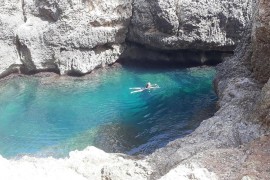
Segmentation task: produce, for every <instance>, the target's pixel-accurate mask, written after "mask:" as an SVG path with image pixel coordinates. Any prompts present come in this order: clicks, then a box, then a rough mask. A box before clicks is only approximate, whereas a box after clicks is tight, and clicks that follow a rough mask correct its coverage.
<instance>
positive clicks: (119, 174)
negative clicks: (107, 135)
mask: <svg viewBox="0 0 270 180" xmlns="http://www.w3.org/2000/svg"><path fill="white" fill-rule="evenodd" d="M0 169H1V173H0V179H9V180H17V179H22V180H27V179H33V177H35V179H38V180H42V179H44V180H45V179H53V180H54V179H71V180H73V179H74V180H77V179H78V180H86V179H95V180H98V179H111V180H126V179H138V180H140V179H147V177H148V176H149V174H151V167H150V166H149V165H148V164H147V163H146V162H145V161H143V160H129V159H127V158H125V156H124V155H118V154H107V153H105V152H104V151H101V150H99V149H97V148H95V147H88V148H86V149H85V150H84V151H74V152H71V153H70V157H69V158H66V159H54V158H34V157H23V158H21V159H20V160H6V159H4V158H2V157H1V156H0Z"/></svg>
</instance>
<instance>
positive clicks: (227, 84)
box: [0, 0, 270, 180]
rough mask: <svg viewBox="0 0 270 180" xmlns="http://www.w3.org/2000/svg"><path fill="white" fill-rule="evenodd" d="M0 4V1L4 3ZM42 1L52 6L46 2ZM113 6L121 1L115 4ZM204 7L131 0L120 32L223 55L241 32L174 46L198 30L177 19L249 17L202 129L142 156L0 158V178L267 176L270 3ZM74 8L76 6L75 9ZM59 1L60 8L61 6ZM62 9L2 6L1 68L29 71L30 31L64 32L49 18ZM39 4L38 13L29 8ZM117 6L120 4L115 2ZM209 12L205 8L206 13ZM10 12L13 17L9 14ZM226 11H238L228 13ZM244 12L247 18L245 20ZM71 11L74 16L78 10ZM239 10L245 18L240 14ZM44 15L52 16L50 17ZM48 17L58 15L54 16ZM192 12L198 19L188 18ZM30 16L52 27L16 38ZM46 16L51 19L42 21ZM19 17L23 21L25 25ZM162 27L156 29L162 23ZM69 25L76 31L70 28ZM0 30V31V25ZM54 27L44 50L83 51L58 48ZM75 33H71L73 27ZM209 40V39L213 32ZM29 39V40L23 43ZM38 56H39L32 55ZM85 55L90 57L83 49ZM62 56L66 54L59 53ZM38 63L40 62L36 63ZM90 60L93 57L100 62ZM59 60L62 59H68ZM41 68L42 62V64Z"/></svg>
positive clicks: (221, 70) (159, 44)
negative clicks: (211, 113) (215, 104)
mask: <svg viewBox="0 0 270 180" xmlns="http://www.w3.org/2000/svg"><path fill="white" fill-rule="evenodd" d="M0 2H1V3H3V1H0ZM8 2H13V1H8ZM31 2H32V1H31ZM39 2H43V1H39ZM46 2H50V3H51V2H52V1H46ZM54 2H56V1H54ZM91 2H93V1H91ZM99 2H100V1H99ZM104 2H105V1H104ZM109 2H110V1H107V3H109ZM116 2H119V3H120V4H121V1H116ZM125 2H127V1H125ZM180 2H181V3H180ZM188 2H189V3H190V4H189V5H186V6H180V4H181V5H183V3H188ZM207 2H212V3H213V4H211V6H207ZM207 2H206V1H200V2H199V1H189V0H185V1H184V0H182V1H180V0H179V3H180V4H179V3H177V2H176V1H169V0H167V1H166V0H164V1H159V0H157V1H143V0H140V1H139V0H138V1H137V0H134V1H133V2H131V4H130V5H131V6H129V5H128V7H133V8H131V10H132V11H131V12H132V13H131V14H130V15H129V18H131V19H132V20H131V24H130V25H129V29H128V31H127V29H125V31H124V32H127V33H128V40H129V41H131V42H136V43H139V44H141V45H143V46H147V47H150V48H152V50H153V49H163V50H164V49H166V50H168V49H169V50H171V47H170V46H169V45H170V43H169V40H172V41H171V43H173V42H174V41H176V42H177V43H176V44H177V45H176V46H172V48H174V47H175V48H176V49H178V48H179V49H181V48H199V49H200V48H201V49H202V48H203V45H202V44H204V45H205V49H203V50H207V48H210V49H212V48H214V49H215V48H217V49H219V50H227V48H229V49H230V48H231V47H232V46H231V44H230V43H231V42H233V43H234V44H235V43H237V41H238V40H237V38H236V36H238V37H240V35H239V34H238V33H237V32H238V31H237V30H238V29H236V31H235V33H234V34H233V33H230V35H228V34H227V35H225V34H226V33H225V32H226V30H224V31H223V30H221V29H220V28H217V29H220V31H219V32H223V33H220V34H219V35H220V36H221V37H224V36H226V39H230V40H229V41H224V38H221V39H222V41H221V40H220V41H216V42H215V43H211V42H212V40H209V41H207V40H206V41H203V42H201V41H199V42H198V45H197V43H196V40H194V41H193V40H191V41H188V39H186V42H187V44H188V46H187V47H184V46H182V45H181V43H180V42H182V41H184V40H183V39H184V38H185V37H188V33H187V34H186V36H180V33H179V32H182V30H184V31H185V30H186V29H188V30H190V33H193V32H194V33H195V32H197V33H199V31H200V29H199V30H198V29H196V28H194V29H193V28H192V27H193V26H187V27H185V25H183V24H181V23H182V21H179V20H183V19H185V18H183V16H186V17H188V18H191V20H192V21H193V20H194V22H196V23H195V24H196V25H198V26H199V27H201V28H202V29H201V30H203V29H204V28H203V27H204V26H203V25H204V23H206V22H204V21H202V20H201V21H200V22H197V21H195V20H196V17H198V16H199V15H200V13H201V12H202V13H201V15H200V17H205V16H204V15H205V13H210V12H211V11H210V10H211V9H212V10H215V11H217V12H220V11H222V12H224V13H225V12H227V15H228V16H226V17H228V19H230V20H231V19H235V18H236V19H237V18H238V17H245V18H244V19H242V20H243V21H241V22H244V21H246V20H247V19H248V18H251V21H250V23H247V22H245V23H242V24H243V27H242V25H241V26H239V28H240V29H239V30H241V28H244V24H247V26H245V27H246V30H245V33H244V34H245V38H244V39H243V40H242V42H241V43H240V44H239V46H238V47H237V48H236V50H235V55H234V56H233V57H232V58H227V59H226V61H224V62H223V63H222V64H220V65H219V66H218V67H217V71H218V73H217V77H216V80H215V87H216V91H217V94H218V96H219V103H218V104H219V107H220V108H219V110H218V111H217V112H216V113H215V115H214V116H213V117H212V118H210V119H207V120H205V121H203V122H202V124H201V125H200V127H199V128H198V129H196V130H195V131H194V132H193V133H192V134H191V135H189V136H187V137H185V138H182V139H177V140H175V141H173V142H170V143H169V144H168V145H167V146H166V147H164V148H161V149H159V150H157V151H156V152H154V153H153V154H151V155H149V156H146V157H129V156H125V155H121V154H107V153H104V152H102V151H100V150H97V149H95V148H93V147H89V148H87V149H85V150H84V151H81V152H78V151H76V152H71V153H70V157H69V158H66V159H53V158H46V159H38V158H33V157H24V158H21V159H19V160H6V159H4V158H0V169H1V173H0V179H18V178H20V179H29V178H31V177H33V175H34V176H35V177H37V178H39V179H48V178H50V179H56V178H60V179H61V178H67V179H177V178H178V179H226V180H227V179H242V180H250V179H270V173H269V169H270V164H269V162H270V159H269V157H270V151H269V149H270V140H269V135H267V134H269V132H270V131H269V126H267V125H269V122H270V120H269V116H270V115H269V112H270V108H269V102H270V99H269V98H270V97H269V91H270V81H269V77H270V74H269V66H268V64H269V55H268V54H269V51H268V50H269V44H270V41H269V37H270V36H269V32H270V27H269V23H268V22H269V20H270V19H269V13H270V3H269V2H268V1H266V0H257V1H245V0H242V1H240V0H239V1H236V0H235V1H233V0H231V1H229V0H228V1H226V0H223V1H207ZM237 2H238V4H237ZM80 3H82V2H80ZM80 3H79V2H78V4H80ZM83 3H86V4H87V3H89V4H91V3H90V1H89V2H88V1H85V2H83ZM122 3H124V2H122ZM173 3H175V6H173ZM204 3H205V4H204ZM57 4H58V5H59V7H58V5H57ZM60 4H61V3H59V2H58V3H56V4H54V5H53V6H49V5H48V4H47V5H46V3H45V4H43V5H40V4H39V3H35V4H31V3H30V2H28V3H26V1H25V2H24V3H23V7H24V8H23V9H27V10H24V11H20V6H18V5H17V4H16V3H15V1H14V4H13V6H9V5H8V6H1V8H3V7H6V8H5V10H3V13H2V15H1V16H0V18H1V21H0V22H1V23H2V24H3V22H4V21H3V19H5V18H6V19H7V17H10V20H9V21H8V20H6V21H5V23H6V25H5V28H9V29H8V30H2V32H1V33H3V34H4V37H7V36H6V35H9V36H8V37H9V38H2V39H0V43H1V45H3V47H4V48H3V50H4V52H6V53H9V55H10V56H9V59H8V60H9V61H3V60H2V59H1V62H5V63H7V66H9V67H10V68H13V66H14V67H16V64H18V65H19V66H20V65H21V64H23V66H26V67H25V68H26V69H29V70H31V68H29V67H35V66H36V65H35V61H33V60H32V61H30V62H32V63H30V65H27V63H26V62H28V61H25V59H24V58H26V57H27V56H29V54H32V51H33V52H34V51H35V50H37V49H38V47H35V46H32V44H35V43H36V40H35V38H33V39H31V37H37V36H34V35H36V34H35V33H34V32H40V30H46V28H47V27H50V26H55V27H57V28H58V30H60V29H61V28H64V27H65V26H64V27H63V26H60V25H59V26H56V24H57V23H61V22H58V21H60V19H58V20H54V19H55V17H61V16H62V15H63V14H62V13H63V12H64V10H66V9H65V8H63V7H62V6H60ZM71 4H72V3H71ZM105 4H106V3H105ZM124 4H125V3H124ZM243 4H244V5H243ZM1 5H4V4H1ZM122 5H123V4H122ZM223 5H224V8H225V7H226V8H225V9H222V8H221V9H222V10H221V9H220V8H219V7H223ZM242 5H243V6H242ZM39 6H40V7H44V8H40V9H39V8H38V9H35V8H34V9H31V8H30V7H39ZM47 6H49V7H47ZM194 6H196V7H201V9H199V10H198V12H197V13H195V12H194V11H192V12H193V14H192V13H188V12H186V14H185V15H182V16H179V12H182V11H178V10H177V9H178V8H180V7H181V8H182V10H183V9H185V8H186V9H189V8H191V7H194ZM60 7H62V8H63V9H62V10H59V11H58V13H57V9H59V8H60ZM70 7H71V6H70ZM120 7H123V6H121V5H120ZM139 7H140V8H139ZM213 7H214V8H213ZM236 7H238V8H239V11H238V10H236V9H235V8H236ZM246 7H249V8H251V9H249V11H247V12H246V11H243V9H248V8H246ZM181 8H180V9H181ZM207 8H208V11H207V12H206V9H207ZM42 9H45V10H42ZM48 9H50V10H48ZM60 9H61V8H60ZM68 9H69V8H68ZM75 9H76V8H75ZM240 9H241V11H240ZM37 10H38V11H37ZM122 10H123V9H121V11H122ZM17 11H18V12H21V13H22V14H23V16H21V15H19V16H18V15H17ZM43 11H45V12H43ZM1 12H2V11H1ZM11 12H14V13H13V14H12V13H11ZM15 12H16V13H15ZM48 12H51V13H48ZM66 12H68V11H66ZM176 12H177V13H176ZM232 12H233V13H236V14H231V13H232ZM244 12H245V13H247V14H248V15H244V14H245V13H244ZM44 13H45V14H47V15H46V17H44ZM73 13H75V14H76V13H78V12H73ZM241 13H242V15H243V16H242V15H241ZM253 13H254V14H255V16H254V19H253V18H252V17H253ZM48 14H51V15H50V16H49V15H48ZM54 14H60V16H58V15H54ZM67 14H68V13H67ZM121 14H122V12H121ZM180 14H181V13H180ZM210 14H211V13H210ZM218 14H219V13H218ZM192 15H194V16H196V17H192ZM17 16H18V19H17ZM47 16H49V17H47ZM68 17H69V16H67V15H66V16H65V18H68ZM110 17H111V16H110ZM126 17H128V16H125V18H124V19H126ZM179 17H181V18H179ZM207 17H208V16H207ZM229 17H231V18H229ZM233 17H235V18H233ZM247 17H248V18H247ZM29 18H30V19H31V18H34V19H35V20H36V18H37V19H39V20H38V22H42V23H49V24H50V26H42V27H43V28H40V29H39V30H38V31H33V33H32V31H29V32H31V33H28V34H27V33H25V34H24V36H22V34H23V33H24V32H26V31H25V30H24V28H26V27H25V26H26V24H27V21H29V22H31V21H30V20H26V19H29ZM48 18H51V19H50V20H48ZM63 18H64V17H63ZM209 18H210V19H211V18H212V20H213V21H214V19H215V18H216V17H215V16H210V15H209ZM56 19H57V18H56ZM138 19H139V20H138ZM225 19H226V18H225ZM11 20H13V21H15V20H16V22H13V23H12V21H11ZM25 20H26V23H25V22H24V21H25ZM122 20H123V19H122ZM143 20H145V23H143V22H144V21H143ZM17 21H18V22H17ZM33 21H34V20H33ZM55 21H56V22H55ZM66 21H70V22H74V21H72V18H71V19H69V20H66ZM121 22H122V21H121ZM129 22H130V21H129V20H127V24H129ZM177 22H178V23H177ZM179 22H181V23H179ZM183 22H185V21H183ZM225 22H226V21H225ZM230 22H231V21H230ZM20 23H21V24H20ZM33 23H34V22H33ZM140 23H141V24H140ZM186 23H189V21H188V19H187V20H186ZM200 23H203V24H200ZM94 24H95V23H94ZM136 24H138V25H136ZM161 24H162V26H160V25H161ZM221 24H223V23H221ZM225 24H226V23H225ZM229 24H230V23H229ZM233 24H234V25H235V26H234V25H233V28H236V27H238V26H237V24H238V23H236V22H234V23H233ZM248 24H249V25H248ZM238 25H239V24H238ZM33 27H35V25H33V26H30V27H29V28H33ZM39 27H40V26H37V25H36V27H35V28H37V29H38V28H39ZM72 27H73V28H75V27H74V26H72ZM125 27H127V26H125ZM149 27H151V28H149ZM164 27H166V28H164ZM1 28H3V27H2V26H1ZM14 28H15V29H16V28H18V31H17V30H16V31H15V30H14ZM21 28H22V29H21ZM231 28H232V27H231ZM225 29H226V28H225ZM228 29H230V28H228ZM58 30H52V29H51V31H49V32H50V33H52V34H50V33H49V34H50V35H54V37H59V38H60V37H61V38H60V39H58V40H57V41H56V42H57V43H56V42H51V41H50V40H49V38H50V37H53V36H49V37H47V38H48V40H46V43H48V42H50V43H49V44H50V45H47V44H46V46H44V48H45V47H46V48H50V47H52V49H49V50H48V52H49V51H51V50H52V51H54V50H55V49H57V48H59V50H58V51H59V52H61V49H60V48H62V46H63V45H66V46H65V47H64V48H66V50H64V49H62V50H63V51H62V52H65V51H71V52H73V51H74V52H75V55H76V52H77V51H78V52H81V51H82V52H85V51H83V50H82V49H83V48H78V49H76V47H81V45H82V44H80V41H78V42H77V41H74V42H73V41H72V40H70V41H67V43H63V42H62V34H61V33H60V35H59V36H57V35H55V33H56V32H58ZM19 31H20V32H19ZM74 31H75V30H74ZM72 32H73V31H72ZM75 32H77V30H76V31H75ZM20 33H22V34H20ZM47 33H48V32H47ZM175 33H176V35H175ZM177 33H179V35H177ZM239 33H240V32H239ZM44 34H46V33H44ZM44 34H43V35H44ZM82 34H83V33H82ZM120 34H121V33H120ZM161 34H162V35H164V37H167V39H166V38H164V39H163V38H161V36H160V35H161ZM183 34H185V33H183ZM222 34H223V35H224V36H223V35H222ZM240 34H241V33H240ZM14 35H15V36H14ZM70 36H71V35H70ZM126 36H127V35H126V34H125V37H126ZM194 36H196V35H194ZM194 36H192V37H194ZM63 37H64V36H63ZM71 37H72V36H71ZM192 37H191V38H192ZM196 37H198V36H196ZM204 37H205V36H204ZM213 37H215V36H214V35H213ZM216 37H218V36H216ZM27 38H30V39H29V40H27ZM133 38H134V39H133ZM140 38H141V39H140ZM209 38H210V37H209ZM71 39H72V38H71ZM162 39H163V40H164V42H163V41H162ZM168 39H169V40H168ZM43 40H44V39H42V38H41V39H40V41H38V42H43ZM201 40H202V39H201ZM18 41H19V42H18ZM68 42H69V43H68ZM72 42H73V43H74V44H73V43H72ZM75 42H76V43H75ZM116 42H125V40H124V39H123V41H116ZM226 42H227V44H226ZM228 42H230V43H228ZM44 43H45V42H44ZM58 43H59V44H58ZM77 43H78V44H77ZM163 43H164V44H163ZM86 44H87V42H86ZM105 44H106V43H105ZM120 44H123V43H120ZM192 44H193V45H192ZM14 45H19V47H16V46H14ZM60 45H61V46H60ZM77 45H78V46H77ZM13 46H14V47H13ZM177 46H178V47H177ZM105 47H107V46H105ZM16 48H17V49H19V51H18V52H20V53H19V55H20V56H19V55H18V54H16V50H17V49H16ZM25 49H28V50H26V51H25V53H24V54H23V53H22V52H21V51H23V50H25ZM90 49H91V48H90ZM36 52H38V50H37V51H36ZM86 52H88V49H87V48H86ZM101 52H103V51H101ZM12 53H13V54H12ZM47 54H48V53H47ZM47 54H45V55H47ZM119 54H121V53H119ZM109 55H110V54H108V56H109ZM5 56H7V55H6V54H4V55H2V54H1V56H0V57H1V58H5ZM32 56H33V57H38V53H37V54H36V55H34V54H33V55H31V57H32ZM66 56H67V57H68V58H70V59H73V57H74V56H73V53H70V54H69V55H66ZM16 57H20V58H21V59H20V60H18V61H16ZM55 57H57V56H55ZM61 57H65V56H64V55H61ZM78 57H79V56H78ZM13 58H14V59H13ZM59 58H60V57H58V58H55V59H56V60H57V61H58V60H59ZM26 59H27V58H26ZM36 59H37V60H39V58H36ZM96 60H98V58H97V59H96ZM73 61H74V60H73ZM61 62H62V61H61ZM64 62H68V61H67V60H66V61H64ZM76 62H77V61H76ZM8 63H9V64H8ZM81 63H82V62H81ZM40 64H41V65H42V63H41V62H40ZM49 64H50V63H49ZM7 66H4V63H3V65H1V66H0V67H1V68H2V69H5V68H7ZM28 66H29V67H28ZM40 67H41V66H40ZM44 67H45V66H44ZM48 67H49V66H48ZM61 67H62V68H61ZM68 67H69V66H68V65H65V63H62V65H61V63H60V64H59V66H57V68H59V70H60V72H62V73H65V72H68V71H69V69H68ZM71 67H73V68H74V67H76V68H77V67H79V65H78V66H71ZM37 69H38V68H37ZM41 69H42V68H41ZM48 69H49V68H48ZM73 70H74V69H73ZM76 70H77V69H76ZM2 72H4V70H2ZM93 164H94V165H93Z"/></svg>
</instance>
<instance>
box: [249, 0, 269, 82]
mask: <svg viewBox="0 0 270 180" xmlns="http://www.w3.org/2000/svg"><path fill="white" fill-rule="evenodd" d="M269 21H270V1H266V0H258V10H257V13H256V23H254V24H253V32H252V46H253V55H252V59H251V63H252V68H253V71H254V74H255V77H256V78H257V80H259V81H260V82H262V83H266V82H267V81H268V79H269V78H270V51H269V49H270V24H269Z"/></svg>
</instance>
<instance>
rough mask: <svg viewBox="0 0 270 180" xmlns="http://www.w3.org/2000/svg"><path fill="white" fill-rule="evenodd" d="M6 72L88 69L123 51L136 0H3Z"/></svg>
mask: <svg viewBox="0 0 270 180" xmlns="http://www.w3.org/2000/svg"><path fill="white" fill-rule="evenodd" d="M0 3H1V4H0V8H1V10H2V11H1V16H0V22H1V24H2V25H1V27H0V28H1V34H0V36H1V37H0V38H1V39H0V43H1V45H2V44H3V48H1V53H0V54H1V55H0V62H1V63H0V74H2V76H4V75H5V74H7V73H9V72H8V71H7V70H8V68H9V67H10V66H11V65H14V64H18V65H21V66H20V67H21V70H22V72H24V73H35V72H39V71H54V72H58V73H60V74H75V75H76V74H77V75H81V74H86V73H89V72H91V71H92V70H93V69H95V68H97V67H101V66H105V65H106V64H112V63H114V62H115V61H116V60H117V59H118V58H119V56H120V54H121V53H122V52H123V50H124V47H125V44H124V42H125V38H126V33H127V30H128V24H129V21H130V17H131V14H132V7H131V0H109V1H108V0H106V1H105V0H93V1H89V0H81V1H80V0H76V1H75V0H74V1H59V0H21V1H16V0H14V1H6V0H1V1H0Z"/></svg>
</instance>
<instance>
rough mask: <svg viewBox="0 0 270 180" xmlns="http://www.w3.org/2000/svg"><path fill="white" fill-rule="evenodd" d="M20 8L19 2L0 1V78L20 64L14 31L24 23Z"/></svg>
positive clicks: (14, 0) (12, 0) (13, 0)
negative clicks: (2, 74)
mask: <svg viewBox="0 0 270 180" xmlns="http://www.w3.org/2000/svg"><path fill="white" fill-rule="evenodd" d="M21 6H22V5H21V2H20V1H19V0H10V1H8V0H0V47H1V48H0V77H1V73H3V72H5V71H8V70H11V69H12V65H13V66H14V65H15V64H18V65H21V64H22V63H21V61H20V59H19V55H18V51H17V49H16V29H17V28H18V27H19V26H20V25H22V24H23V23H24V21H23V13H22V8H21Z"/></svg>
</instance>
